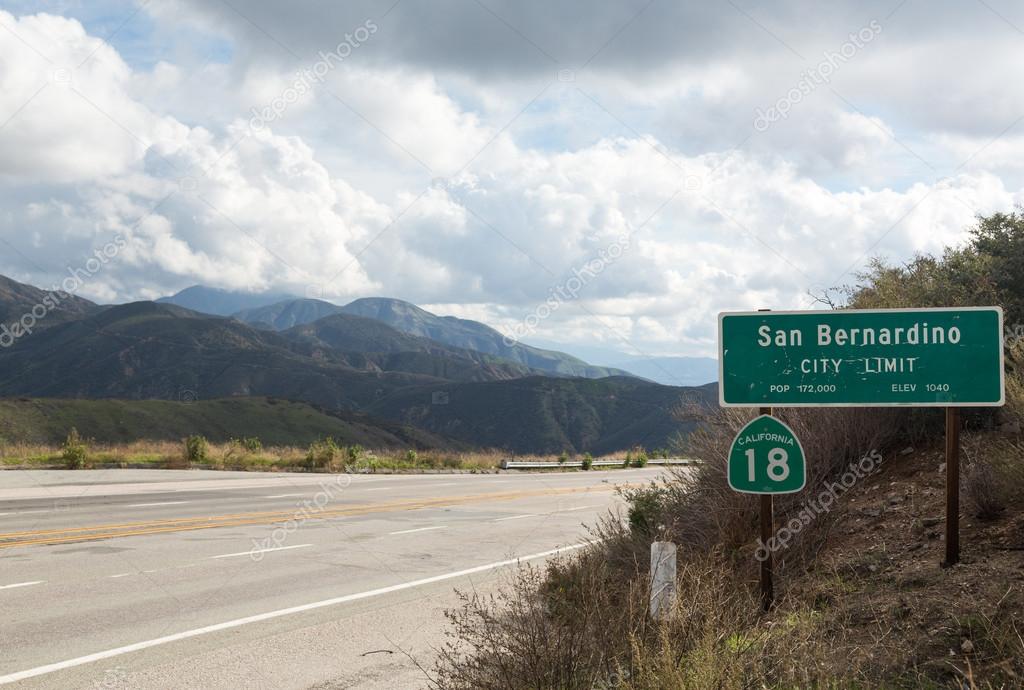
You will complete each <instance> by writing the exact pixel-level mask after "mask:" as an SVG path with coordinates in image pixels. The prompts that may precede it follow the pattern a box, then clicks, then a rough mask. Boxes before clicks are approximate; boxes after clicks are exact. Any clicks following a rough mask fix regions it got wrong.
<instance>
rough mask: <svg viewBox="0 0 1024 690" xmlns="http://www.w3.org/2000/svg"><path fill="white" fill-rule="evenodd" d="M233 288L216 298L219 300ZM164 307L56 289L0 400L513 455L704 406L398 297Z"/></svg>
mask: <svg viewBox="0 0 1024 690" xmlns="http://www.w3.org/2000/svg"><path fill="white" fill-rule="evenodd" d="M0 287H2V290H0V313H2V314H4V315H6V320H5V324H6V323H10V322H12V321H16V320H17V319H18V318H20V317H19V315H20V314H23V313H26V311H25V310H26V309H27V310H28V313H31V309H32V306H33V305H32V304H30V302H32V301H33V300H39V301H41V300H45V299H46V298H47V297H50V298H51V299H52V297H53V295H52V294H50V293H46V292H45V291H39V290H37V289H36V288H32V287H31V286H27V285H23V284H20V283H16V282H15V281H11V280H9V279H4V281H3V282H2V283H0ZM203 294H204V293H202V291H199V292H197V291H196V290H192V291H191V293H190V295H191V297H190V298H196V297H197V296H198V297H202V295H203ZM229 297H230V296H229V295H223V294H220V295H216V294H215V298H216V299H215V300H214V301H215V303H216V304H215V306H217V305H219V307H220V308H226V307H227V306H230V304H229V303H230V299H229ZM173 301H174V300H173V299H171V300H165V301H161V302H135V303H130V304H122V305H113V306H105V307H104V306H99V305H96V304H93V303H91V302H88V301H87V300H80V299H78V298H74V299H65V300H64V302H63V303H62V306H61V307H60V309H54V310H52V312H51V313H50V314H48V315H46V316H44V318H42V319H39V321H38V324H37V328H35V329H34V330H33V333H32V334H30V335H25V336H24V337H20V338H18V339H17V340H16V341H15V342H13V343H11V344H9V346H5V347H3V348H0V396H7V397H32V398H61V399H106V400H165V401H182V400H183V401H191V400H196V399H199V400H203V401H208V400H214V399H241V398H254V399H263V398H275V399H285V400H291V401H298V402H302V403H308V404H312V405H315V406H317V407H318V408H319V409H322V410H324V411H326V412H327V413H333V414H360V415H362V417H360V420H361V421H360V424H361V425H362V426H361V427H360V428H362V429H363V432H361V433H368V431H367V429H368V428H369V427H370V426H372V425H373V424H374V421H373V420H379V422H378V425H379V426H380V427H381V428H382V429H383V428H385V427H387V428H391V427H394V425H396V424H397V425H400V427H401V428H412V429H418V430H420V432H418V433H420V437H422V438H430V439H434V440H436V439H447V441H443V440H442V441H440V442H442V443H443V442H448V443H451V445H453V446H457V447H466V446H475V447H494V448H505V449H507V450H509V451H512V452H520V453H526V452H537V453H551V452H560V451H562V450H567V451H570V452H576V451H578V452H582V451H590V452H606V451H611V450H618V449H621V448H626V447H629V446H632V445H636V444H643V445H646V446H648V447H657V446H663V445H665V444H667V443H668V441H669V438H670V437H671V436H672V434H674V433H675V432H678V431H686V430H687V429H686V428H683V426H681V423H679V422H677V421H675V420H674V419H673V418H672V414H671V411H672V409H673V408H674V407H675V406H676V405H677V404H678V402H679V401H680V400H681V399H682V398H683V397H684V396H686V397H689V398H693V397H694V396H697V397H699V398H700V399H702V400H706V401H707V403H708V404H709V405H712V404H714V402H713V401H714V397H715V393H714V387H713V386H711V387H704V388H698V389H686V388H678V387H667V386H661V385H658V384H655V383H652V382H649V381H646V380H643V379H640V378H636V377H632V376H628V375H625V372H620V371H618V370H615V369H611V368H606V367H592V366H591V365H589V364H587V363H586V362H584V361H582V360H579V359H576V358H574V357H571V356H569V355H564V354H562V353H559V352H555V351H549V350H543V349H540V348H533V347H529V346H526V345H520V344H517V343H512V344H509V343H505V342H503V339H502V336H501V335H500V334H499V333H498V332H497V331H494V330H493V329H490V328H489V327H487V326H484V325H483V324H479V323H476V322H472V321H466V320H463V319H454V318H452V317H438V316H435V315H433V314H430V313H429V312H426V311H424V310H422V309H420V308H419V307H416V306H415V305H412V304H409V303H407V302H401V301H399V300H385V299H373V300H357V301H356V302H354V303H352V304H351V305H348V306H346V307H337V306H336V305H331V304H329V303H327V302H319V301H316V300H300V299H293V300H288V301H286V302H285V303H283V304H282V303H280V302H278V303H274V304H271V305H260V306H251V307H248V308H247V309H245V310H242V311H240V312H234V314H235V317H233V318H232V317H227V316H224V315H216V314H209V313H200V312H198V311H194V310H191V309H187V308H183V307H181V306H178V305H176V304H174V303H173ZM64 305H66V306H64ZM50 316H53V317H54V318H52V319H51V318H49V317H50ZM317 317H318V318H317ZM310 319H312V320H310ZM247 322H248V323H247ZM584 376H589V378H584ZM388 425H391V427H388ZM378 437H380V438H385V437H389V438H390V437H394V433H393V432H383V431H382V432H381V433H380V434H378ZM413 437H414V435H412V436H410V438H413ZM436 442H437V441H432V443H435V444H436Z"/></svg>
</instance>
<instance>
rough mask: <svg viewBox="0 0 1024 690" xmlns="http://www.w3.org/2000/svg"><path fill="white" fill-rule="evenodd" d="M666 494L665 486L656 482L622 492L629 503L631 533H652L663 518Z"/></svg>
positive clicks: (648, 535) (650, 534) (646, 534)
mask: <svg viewBox="0 0 1024 690" xmlns="http://www.w3.org/2000/svg"><path fill="white" fill-rule="evenodd" d="M667 496H668V493H667V491H666V489H665V487H663V486H659V485H656V484H651V485H649V486H645V487H641V488H639V489H628V490H626V491H625V492H623V498H625V499H626V502H627V503H628V504H629V528H630V530H631V531H632V532H633V534H636V535H640V536H643V537H650V536H652V535H653V534H654V532H655V530H656V529H657V526H658V524H659V523H661V522H662V521H663V519H664V515H665V510H666V506H665V500H666V498H667Z"/></svg>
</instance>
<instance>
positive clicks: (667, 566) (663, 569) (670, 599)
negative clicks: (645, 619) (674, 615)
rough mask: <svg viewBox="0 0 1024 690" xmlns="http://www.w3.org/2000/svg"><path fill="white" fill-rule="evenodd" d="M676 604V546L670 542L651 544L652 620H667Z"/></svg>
mask: <svg viewBox="0 0 1024 690" xmlns="http://www.w3.org/2000/svg"><path fill="white" fill-rule="evenodd" d="M675 603H676V545H675V544H673V543H672V542H670V541H656V542H654V543H652V544H651V605H650V614H651V619H652V620H655V621H659V622H660V621H662V620H665V619H666V618H667V617H668V615H669V613H670V612H671V610H672V607H673V606H675Z"/></svg>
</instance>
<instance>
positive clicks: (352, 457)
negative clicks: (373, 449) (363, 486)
mask: <svg viewBox="0 0 1024 690" xmlns="http://www.w3.org/2000/svg"><path fill="white" fill-rule="evenodd" d="M365 454H366V452H365V451H364V450H363V447H362V446H360V445H359V444H356V445H354V446H349V447H348V448H346V449H345V456H346V462H345V464H346V466H350V465H358V464H359V463H360V461H362V460H363V457H364V455H365Z"/></svg>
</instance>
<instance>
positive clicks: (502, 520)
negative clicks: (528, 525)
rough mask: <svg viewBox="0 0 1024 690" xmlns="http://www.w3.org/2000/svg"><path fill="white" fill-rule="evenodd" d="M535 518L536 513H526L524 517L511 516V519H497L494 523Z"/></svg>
mask: <svg viewBox="0 0 1024 690" xmlns="http://www.w3.org/2000/svg"><path fill="white" fill-rule="evenodd" d="M530 517H537V513H528V514H526V515H513V516H512V517H503V518H497V519H496V520H494V522H504V521H505V520H522V519H523V518H530Z"/></svg>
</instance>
